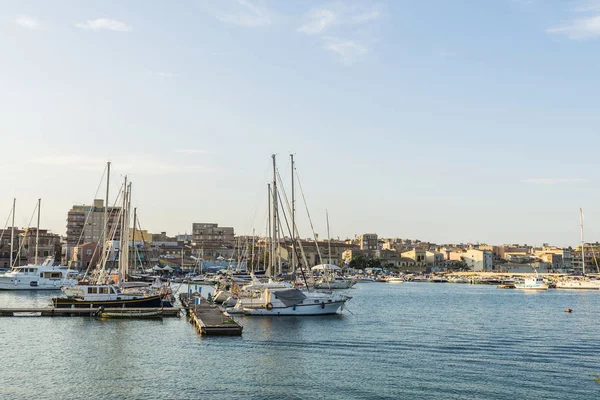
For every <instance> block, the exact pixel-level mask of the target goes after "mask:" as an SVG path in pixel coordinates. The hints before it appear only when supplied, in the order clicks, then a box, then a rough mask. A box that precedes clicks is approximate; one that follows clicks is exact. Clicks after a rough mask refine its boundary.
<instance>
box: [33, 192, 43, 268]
mask: <svg viewBox="0 0 600 400" xmlns="http://www.w3.org/2000/svg"><path fill="white" fill-rule="evenodd" d="M41 206H42V199H38V207H37V211H38V218H37V219H38V220H37V229H36V230H35V261H34V264H35V265H38V245H39V242H40V207H41Z"/></svg>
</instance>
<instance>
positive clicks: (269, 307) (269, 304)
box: [265, 303, 273, 311]
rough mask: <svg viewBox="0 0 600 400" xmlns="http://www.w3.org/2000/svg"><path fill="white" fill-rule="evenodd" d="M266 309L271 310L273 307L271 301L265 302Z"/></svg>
mask: <svg viewBox="0 0 600 400" xmlns="http://www.w3.org/2000/svg"><path fill="white" fill-rule="evenodd" d="M265 308H266V309H267V310H269V311H271V310H272V309H273V303H267V305H266V307H265Z"/></svg>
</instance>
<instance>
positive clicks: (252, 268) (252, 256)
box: [246, 229, 255, 272]
mask: <svg viewBox="0 0 600 400" xmlns="http://www.w3.org/2000/svg"><path fill="white" fill-rule="evenodd" d="M254 235H255V233H254V229H252V251H251V261H250V270H251V271H252V272H254ZM246 270H248V266H247V265H246Z"/></svg>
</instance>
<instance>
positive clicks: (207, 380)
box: [0, 283, 600, 400]
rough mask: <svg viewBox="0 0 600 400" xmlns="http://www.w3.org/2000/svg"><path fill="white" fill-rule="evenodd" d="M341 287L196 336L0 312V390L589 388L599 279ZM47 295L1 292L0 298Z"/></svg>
mask: <svg viewBox="0 0 600 400" xmlns="http://www.w3.org/2000/svg"><path fill="white" fill-rule="evenodd" d="M204 291H205V292H206V289H205V290H204ZM343 292H344V293H347V294H349V295H351V296H352V297H353V298H352V300H350V301H349V302H348V303H347V306H346V308H345V309H344V310H343V311H342V313H341V314H339V315H333V316H321V317H249V316H248V317H243V316H240V317H237V318H238V320H239V321H240V322H241V323H242V324H243V325H244V333H243V336H242V337H201V336H199V335H198V334H197V333H196V332H195V330H194V329H193V327H192V326H191V325H190V324H189V323H188V322H187V321H186V319H185V318H180V319H177V318H164V319H163V320H98V319H94V318H89V317H55V318H46V317H37V318H36V317H6V318H0V398H1V399H36V400H41V399H85V400H91V399H200V398H223V399H278V400H283V399H598V398H600V384H598V383H597V382H596V380H595V379H594V375H600V327H599V325H598V322H599V317H600V292H598V291H595V292H594V291H582V292H576V291H560V290H549V291H543V292H537V293H533V292H532V293H528V292H524V291H519V290H500V289H497V288H496V287H495V286H487V285H460V284H435V283H403V284H386V283H358V284H357V285H356V286H355V287H354V288H353V289H350V290H346V291H343ZM59 294H60V292H58V293H56V292H0V307H16V306H18V307H25V306H32V307H33V306H37V307H40V306H45V305H46V304H47V303H48V301H49V299H50V297H52V296H56V295H59ZM567 308H571V309H573V312H572V313H565V312H564V310H565V309H567Z"/></svg>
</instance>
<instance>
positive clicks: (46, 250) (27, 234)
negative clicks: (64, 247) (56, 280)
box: [9, 228, 61, 264]
mask: <svg viewBox="0 0 600 400" xmlns="http://www.w3.org/2000/svg"><path fill="white" fill-rule="evenodd" d="M36 232H37V228H25V229H23V232H22V233H19V238H20V244H19V246H21V243H22V244H23V248H22V249H21V253H22V254H21V256H22V257H24V258H25V259H26V260H27V264H34V263H35V249H36ZM60 241H61V240H60V235H57V234H56V233H52V232H49V231H48V230H47V229H40V230H39V234H37V249H38V254H37V256H38V260H37V261H38V264H41V263H42V262H44V259H45V258H46V257H49V256H51V257H54V258H55V259H56V261H57V262H60V256H61V243H60ZM9 242H10V234H9Z"/></svg>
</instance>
